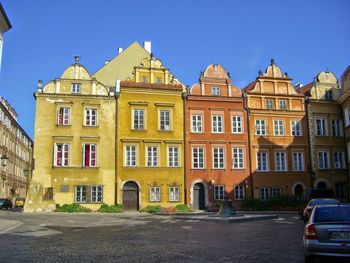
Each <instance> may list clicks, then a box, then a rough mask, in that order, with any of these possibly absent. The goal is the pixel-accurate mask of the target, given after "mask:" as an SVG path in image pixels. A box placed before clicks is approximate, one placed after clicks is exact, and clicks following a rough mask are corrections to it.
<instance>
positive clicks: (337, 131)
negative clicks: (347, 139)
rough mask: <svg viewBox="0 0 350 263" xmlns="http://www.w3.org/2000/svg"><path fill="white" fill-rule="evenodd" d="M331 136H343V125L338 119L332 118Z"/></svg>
mask: <svg viewBox="0 0 350 263" xmlns="http://www.w3.org/2000/svg"><path fill="white" fill-rule="evenodd" d="M332 136H334V137H343V125H342V121H341V120H339V119H332Z"/></svg>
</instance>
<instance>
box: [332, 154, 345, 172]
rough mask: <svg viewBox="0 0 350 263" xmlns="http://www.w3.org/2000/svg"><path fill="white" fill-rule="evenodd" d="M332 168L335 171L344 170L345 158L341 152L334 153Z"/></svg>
mask: <svg viewBox="0 0 350 263" xmlns="http://www.w3.org/2000/svg"><path fill="white" fill-rule="evenodd" d="M333 157H334V168H335V169H345V158H344V153H343V152H334V153H333Z"/></svg>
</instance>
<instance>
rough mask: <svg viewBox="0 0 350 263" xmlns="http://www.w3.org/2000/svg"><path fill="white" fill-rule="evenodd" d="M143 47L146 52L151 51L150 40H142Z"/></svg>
mask: <svg viewBox="0 0 350 263" xmlns="http://www.w3.org/2000/svg"><path fill="white" fill-rule="evenodd" d="M143 48H144V49H146V51H147V52H148V53H150V54H151V53H152V43H151V41H145V42H143Z"/></svg>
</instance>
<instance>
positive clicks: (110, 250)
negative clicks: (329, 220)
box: [0, 211, 304, 263]
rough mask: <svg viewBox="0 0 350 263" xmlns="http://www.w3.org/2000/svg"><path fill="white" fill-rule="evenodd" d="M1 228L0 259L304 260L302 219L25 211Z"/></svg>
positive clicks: (2, 214) (2, 215) (1, 214)
mask: <svg viewBox="0 0 350 263" xmlns="http://www.w3.org/2000/svg"><path fill="white" fill-rule="evenodd" d="M1 219H3V220H16V222H18V224H17V225H16V226H15V227H13V228H11V229H8V230H7V231H5V232H3V233H0V262H2V263H3V262H259V263H261V262H303V261H304V256H303V246H302V235H303V223H302V222H301V221H300V220H298V218H297V215H291V214H288V215H283V214H282V215H280V218H279V219H277V220H265V221H256V222H245V223H231V224H228V223H217V222H215V223H214V222H213V223H212V222H200V221H192V220H177V219H173V218H171V217H168V216H150V215H144V214H123V215H117V216H115V215H100V214H79V215H71V214H61V213H60V214H56V213H52V214H24V213H13V212H7V211H0V220H1Z"/></svg>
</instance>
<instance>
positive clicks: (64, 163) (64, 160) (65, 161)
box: [54, 143, 70, 167]
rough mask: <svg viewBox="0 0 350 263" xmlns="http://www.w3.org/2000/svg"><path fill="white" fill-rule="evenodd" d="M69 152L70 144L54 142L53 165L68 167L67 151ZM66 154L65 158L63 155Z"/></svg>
mask: <svg viewBox="0 0 350 263" xmlns="http://www.w3.org/2000/svg"><path fill="white" fill-rule="evenodd" d="M59 145H61V146H62V164H61V165H59V164H58V163H57V162H58V156H57V154H58V146H59ZM69 152H70V145H69V143H55V145H54V166H55V167H68V166H69V159H70V156H69V154H70V153H69ZM66 153H67V155H68V157H67V158H65V155H66Z"/></svg>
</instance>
